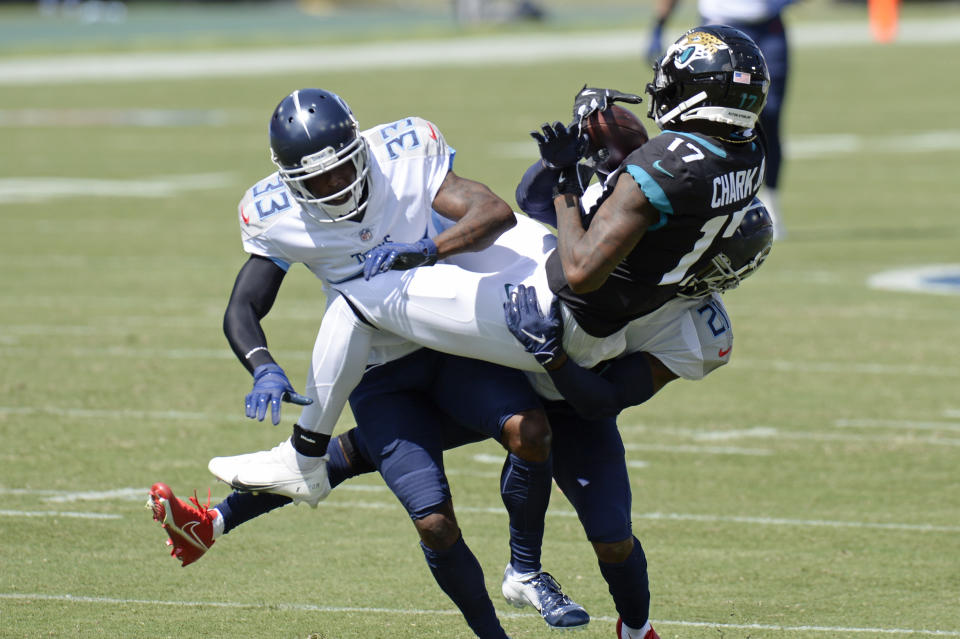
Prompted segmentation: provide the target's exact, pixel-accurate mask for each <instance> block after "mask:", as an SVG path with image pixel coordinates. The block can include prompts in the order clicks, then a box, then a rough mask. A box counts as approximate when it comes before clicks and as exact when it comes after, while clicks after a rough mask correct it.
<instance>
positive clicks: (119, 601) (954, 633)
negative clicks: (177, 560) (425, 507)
mask: <svg viewBox="0 0 960 639" xmlns="http://www.w3.org/2000/svg"><path fill="white" fill-rule="evenodd" d="M0 599H7V600H16V601H55V602H63V603H78V604H115V605H124V606H129V605H138V606H172V607H177V608H199V607H205V608H230V609H241V608H243V609H261V608H269V609H270V610H285V611H293V612H350V613H356V612H360V613H380V614H394V615H417V616H422V615H445V616H459V615H460V611H459V610H449V609H447V610H426V609H418V608H368V607H363V606H318V605H316V604H298V603H289V602H278V603H263V602H261V603H252V602H240V601H170V600H162V599H131V598H121V597H89V596H85V595H73V594H60V595H51V594H40V593H19V592H4V593H0ZM497 615H498V616H499V617H502V618H505V619H521V618H531V617H536V616H538V615H536V614H535V613H532V612H530V613H521V612H501V611H497ZM593 620H594V621H602V622H605V623H612V622H614V621H616V618H615V617H608V616H602V617H593ZM651 621H652V623H654V624H656V625H658V626H681V627H689V628H728V629H732V630H778V631H785V632H832V633H838V632H842V633H859V634H866V633H870V634H885V635H923V636H931V637H960V631H958V630H927V629H915V628H871V627H865V628H860V627H850V626H816V625H803V626H785V625H780V624H761V623H750V624H738V623H727V622H718V623H713V622H709V621H673V620H669V619H652V620H651Z"/></svg>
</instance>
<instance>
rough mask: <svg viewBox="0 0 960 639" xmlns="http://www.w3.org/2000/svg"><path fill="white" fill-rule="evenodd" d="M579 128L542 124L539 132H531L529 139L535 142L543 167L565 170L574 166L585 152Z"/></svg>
mask: <svg viewBox="0 0 960 639" xmlns="http://www.w3.org/2000/svg"><path fill="white" fill-rule="evenodd" d="M578 129H579V127H570V128H567V127H566V126H564V125H563V123H562V122H554V123H553V124H544V125H543V126H542V127H541V130H542V131H543V132H542V133H541V132H540V131H531V132H530V137H532V138H533V139H534V140H536V141H537V146H538V147H539V148H540V158H541V159H542V160H543V164H544V166H546V167H548V168H551V169H567V168H570V167H572V166H576V164H577V162H579V161H580V158H582V157H583V154H584V152H585V151H586V150H587V140H586V138H584V137H582V136H581V135H580V131H579V130H578Z"/></svg>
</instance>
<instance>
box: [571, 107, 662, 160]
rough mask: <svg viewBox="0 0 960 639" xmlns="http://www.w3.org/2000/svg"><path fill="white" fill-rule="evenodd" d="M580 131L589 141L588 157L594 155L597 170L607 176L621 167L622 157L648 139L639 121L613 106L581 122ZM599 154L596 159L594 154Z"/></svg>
mask: <svg viewBox="0 0 960 639" xmlns="http://www.w3.org/2000/svg"><path fill="white" fill-rule="evenodd" d="M581 131H583V132H584V133H585V134H586V135H587V138H588V139H589V141H590V143H589V146H588V148H587V155H588V156H594V157H595V159H596V160H597V164H598V168H599V169H600V170H602V171H605V172H607V173H609V172H611V171H613V170H614V169H616V168H617V167H618V166H620V163H621V162H623V159H624V158H625V157H627V156H628V155H630V153H631V152H632V151H634V150H635V149H637V148H639V147H640V146H641V145H642V144H644V143H645V142H646V141H647V140H649V139H650V136H648V135H647V128H646V127H645V126H643V122H641V121H640V118H638V117H637V116H636V115H634V113H633V112H632V111H630V110H628V109H625V108H623V107H622V106H619V105H616V104H612V105H610V106H609V107H607V108H606V110H604V111H594V112H593V113H591V114H590V116H589V117H588V118H587V119H586V120H584V122H583V126H582V127H581ZM603 149H605V150H606V151H605V152H604V151H603ZM598 152H599V156H597V155H596V154H597V153H598Z"/></svg>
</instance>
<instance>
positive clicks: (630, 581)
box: [597, 537, 650, 628]
mask: <svg viewBox="0 0 960 639" xmlns="http://www.w3.org/2000/svg"><path fill="white" fill-rule="evenodd" d="M597 563H598V564H599V565H600V574H602V575H603V578H604V579H605V580H606V582H607V587H608V588H609V589H610V595H611V596H612V597H613V605H614V607H615V608H616V609H617V612H618V613H620V617H621V618H622V619H623V623H625V624H627V625H628V626H630V627H631V628H642V627H643V624H645V623H647V618H648V617H649V616H650V583H649V580H648V579H647V557H646V555H644V554H643V548H642V547H641V546H640V542H639V541H638V540H637V538H636V537H634V538H633V550H632V551H631V552H630V556H629V557H627V559H626V561H624V562H622V563H619V564H608V563H604V562H602V561H598V562H597Z"/></svg>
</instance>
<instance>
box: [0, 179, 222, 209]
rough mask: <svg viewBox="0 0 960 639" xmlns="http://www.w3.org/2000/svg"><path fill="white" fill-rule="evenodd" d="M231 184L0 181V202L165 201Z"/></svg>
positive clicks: (207, 181) (196, 181)
mask: <svg viewBox="0 0 960 639" xmlns="http://www.w3.org/2000/svg"><path fill="white" fill-rule="evenodd" d="M232 183H233V178H232V177H231V176H230V175H229V174H226V173H205V174H196V175H190V174H187V175H176V176H166V177H163V176H160V177H156V178H151V179H139V180H104V179H94V178H66V177H25V178H0V202H3V204H21V203H24V202H47V201H50V200H56V199H61V200H62V199H67V198H69V199H71V200H72V199H74V198H77V197H134V198H168V197H173V196H175V195H178V194H180V193H183V192H186V191H198V190H206V189H217V188H220V187H223V186H228V185H230V184H232Z"/></svg>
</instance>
